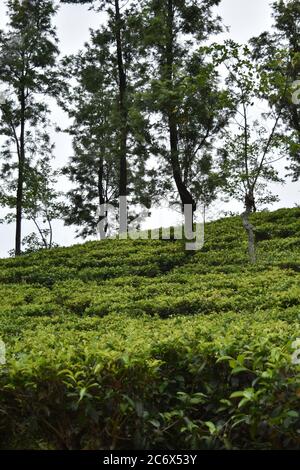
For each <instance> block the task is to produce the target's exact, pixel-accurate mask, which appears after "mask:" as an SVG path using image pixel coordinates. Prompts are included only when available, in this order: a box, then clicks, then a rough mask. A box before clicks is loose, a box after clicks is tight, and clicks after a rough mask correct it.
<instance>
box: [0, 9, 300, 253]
mask: <svg viewBox="0 0 300 470" xmlns="http://www.w3.org/2000/svg"><path fill="white" fill-rule="evenodd" d="M217 12H218V14H219V15H220V16H221V17H222V18H223V22H224V24H225V25H227V26H229V27H230V32H229V34H223V35H219V36H218V38H217V40H218V41H219V42H221V41H222V40H224V39H225V38H226V37H229V36H230V37H231V38H232V39H234V40H235V41H237V42H239V43H241V42H246V41H247V40H248V39H250V38H251V37H253V36H256V35H258V34H260V33H261V32H263V31H265V30H266V29H269V28H270V26H271V24H272V18H271V8H270V0H222V2H221V5H220V6H219V7H218V8H217ZM5 23H6V18H5V1H4V0H0V27H1V28H2V27H3V26H4V25H5ZM99 23H101V15H100V14H99V13H98V14H97V13H95V12H93V11H89V10H88V6H84V5H63V6H61V7H60V10H59V12H58V14H57V16H56V19H55V24H56V27H57V34H58V37H59V41H60V50H61V53H62V54H63V55H65V54H71V53H76V52H77V51H78V50H79V49H80V48H81V47H82V46H83V44H84V42H86V41H87V40H88V39H89V29H90V28H97V27H98V25H99ZM52 118H53V120H54V121H55V122H56V123H57V124H59V125H61V126H67V124H68V119H67V117H66V115H64V113H63V112H62V111H60V110H59V109H58V108H57V107H56V106H53V116H52ZM54 137H55V143H56V150H55V156H56V163H55V164H56V165H57V166H62V165H63V164H64V163H65V162H66V161H67V158H68V156H69V155H70V154H71V153H72V147H71V140H70V137H69V136H67V135H65V134H62V135H56V136H54ZM275 192H276V193H277V194H278V195H279V196H280V203H277V204H274V205H273V206H272V207H273V208H274V209H276V208H278V207H293V206H294V205H295V204H296V203H297V202H299V200H300V193H299V192H300V184H299V183H297V184H296V183H291V182H288V183H287V184H286V185H285V186H284V187H283V188H282V187H276V188H275ZM225 209H226V210H231V209H232V210H237V209H238V206H236V205H231V206H230V207H228V206H227V207H226V208H225ZM214 210H215V209H212V215H213V212H214ZM216 213H217V212H216ZM176 217H177V216H176ZM176 217H175V216H174V215H172V214H170V213H169V212H166V210H162V211H159V212H158V213H157V214H155V215H154V216H153V217H152V219H151V221H150V222H149V223H147V227H150V226H151V227H158V226H167V225H170V224H172V223H176V221H177V219H176ZM32 231H33V227H32V226H31V224H30V223H28V222H25V223H24V226H23V232H24V233H23V236H25V235H26V234H27V233H30V232H32ZM54 236H55V240H56V241H57V242H58V243H59V244H60V245H69V244H73V243H79V242H80V240H78V239H77V240H76V241H75V240H74V231H73V230H72V228H70V227H64V225H63V223H62V222H57V223H55V234H54ZM13 245H14V226H13V225H11V226H9V227H8V226H4V225H0V257H3V256H6V255H7V251H8V250H9V249H12V248H13Z"/></svg>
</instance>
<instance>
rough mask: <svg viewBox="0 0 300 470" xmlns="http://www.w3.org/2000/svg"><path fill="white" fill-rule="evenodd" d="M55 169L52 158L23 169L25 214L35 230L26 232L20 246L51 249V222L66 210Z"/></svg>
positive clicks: (30, 248) (28, 249)
mask: <svg viewBox="0 0 300 470" xmlns="http://www.w3.org/2000/svg"><path fill="white" fill-rule="evenodd" d="M57 176H58V172H57V171H54V170H52V168H51V162H49V161H47V160H45V159H44V160H41V161H39V162H37V164H36V165H35V166H34V167H33V168H28V169H27V171H26V181H27V186H26V190H25V192H24V208H23V212H24V218H25V219H27V220H29V221H31V222H33V224H34V226H35V228H36V233H35V232H33V233H31V234H29V235H27V236H26V237H25V238H24V239H23V241H22V244H23V246H25V247H27V251H36V250H37V249H48V250H50V249H51V248H53V247H54V246H57V244H56V243H55V242H54V239H53V237H54V234H53V222H54V221H55V220H58V219H61V217H62V216H63V214H64V212H65V211H66V205H65V203H64V202H63V193H62V192H60V191H57V190H56V189H55V188H56V185H57Z"/></svg>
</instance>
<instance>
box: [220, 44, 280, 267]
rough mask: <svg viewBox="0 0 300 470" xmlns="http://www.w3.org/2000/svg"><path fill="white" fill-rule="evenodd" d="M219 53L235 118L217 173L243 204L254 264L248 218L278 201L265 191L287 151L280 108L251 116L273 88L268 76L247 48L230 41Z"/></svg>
mask: <svg viewBox="0 0 300 470" xmlns="http://www.w3.org/2000/svg"><path fill="white" fill-rule="evenodd" d="M216 50H217V55H219V57H221V63H223V64H225V65H226V67H227V70H228V77H227V84H228V87H230V90H231V93H232V96H233V101H234V103H235V106H236V114H235V116H234V119H233V122H232V125H231V126H230V128H229V129H228V130H227V131H226V132H225V133H224V144H223V147H222V149H221V150H220V155H221V170H222V172H223V175H224V179H225V186H224V190H225V192H226V193H227V194H229V195H230V197H234V198H236V199H238V200H239V201H241V202H242V203H243V204H244V209H245V210H244V212H243V213H242V220H243V225H244V228H245V231H246V233H247V236H248V250H249V257H250V261H251V263H255V261H256V252H255V231H254V227H253V225H252V224H251V221H250V215H251V213H253V212H256V209H257V206H258V204H262V203H270V202H273V201H275V200H276V197H275V196H273V195H272V194H271V193H270V192H269V190H268V184H269V183H270V182H280V181H281V180H280V178H279V176H278V173H277V171H276V170H275V168H274V165H273V164H274V163H275V161H277V160H278V159H280V158H281V155H282V153H284V151H285V145H284V139H283V137H282V133H281V131H280V119H281V112H282V111H281V108H278V107H277V106H276V105H274V106H272V107H271V108H270V107H268V103H267V100H265V104H267V107H266V111H265V112H263V113H259V114H257V115H255V105H259V106H260V107H261V106H262V105H263V97H264V96H266V95H268V89H269V90H270V89H271V85H270V82H269V80H268V78H269V77H268V74H266V73H265V71H264V70H263V69H261V68H260V67H257V66H256V65H255V64H253V61H252V54H251V52H250V50H249V49H248V47H247V46H244V47H243V46H238V45H237V44H234V43H233V42H229V43H227V44H226V45H224V46H217V48H216Z"/></svg>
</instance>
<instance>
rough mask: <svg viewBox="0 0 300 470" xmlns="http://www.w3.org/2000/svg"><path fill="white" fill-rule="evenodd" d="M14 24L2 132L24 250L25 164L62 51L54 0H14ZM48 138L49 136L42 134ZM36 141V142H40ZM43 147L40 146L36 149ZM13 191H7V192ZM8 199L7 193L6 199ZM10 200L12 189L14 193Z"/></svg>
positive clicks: (0, 63)
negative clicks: (58, 46) (53, 21)
mask: <svg viewBox="0 0 300 470" xmlns="http://www.w3.org/2000/svg"><path fill="white" fill-rule="evenodd" d="M7 9H8V17H9V22H8V27H7V30H5V31H0V82H1V83H2V85H3V86H4V95H5V100H3V101H2V104H1V105H0V109H1V111H2V121H1V126H0V134H1V135H4V136H5V137H6V142H5V145H4V147H3V148H2V152H1V154H2V155H1V156H2V159H4V160H5V163H4V164H3V168H2V170H3V175H7V174H8V173H9V175H10V177H11V178H12V181H11V184H10V190H11V191H13V192H14V196H13V197H14V198H15V199H14V200H15V208H16V240H15V255H16V256H18V255H20V254H21V241H22V216H23V202H24V186H25V183H26V182H25V169H26V167H28V166H29V163H30V158H31V157H32V148H33V147H34V146H35V147H36V143H37V142H38V141H39V140H40V139H36V138H35V136H34V134H35V132H38V131H37V128H38V126H39V125H41V126H42V127H43V126H44V124H45V122H46V117H45V116H46V114H47V111H48V108H47V106H46V105H45V103H44V98H45V95H47V94H48V93H51V92H53V91H54V90H53V86H54V83H55V79H54V67H55V59H56V56H57V54H58V49H57V39H56V35H55V29H54V28H53V26H52V19H53V16H54V14H55V12H56V9H55V7H54V4H53V1H50V0H23V1H18V0H8V1H7ZM42 140H43V138H42ZM34 142H36V143H35V144H34ZM35 150H36V152H38V149H35ZM2 196H3V197H4V196H5V197H7V194H6V195H2ZM3 197H2V201H3V200H4V199H5V197H4V199H3ZM10 200H11V201H12V199H11V195H10Z"/></svg>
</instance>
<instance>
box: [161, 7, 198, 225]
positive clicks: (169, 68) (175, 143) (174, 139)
mask: <svg viewBox="0 0 300 470" xmlns="http://www.w3.org/2000/svg"><path fill="white" fill-rule="evenodd" d="M167 21H168V39H167V44H166V78H167V80H168V82H169V83H170V86H171V87H172V84H173V66H174V5H173V0H168V15H167ZM173 108H174V106H173V105H172V103H170V106H169V107H168V127H169V139H170V151H171V165H172V172H173V178H174V181H175V184H176V187H177V190H178V193H179V197H180V200H181V204H182V210H183V211H184V206H185V205H191V207H192V214H193V213H194V212H195V210H196V203H195V201H194V199H193V197H192V195H191V193H190V192H189V190H188V189H187V187H186V185H185V184H184V181H183V178H182V171H181V167H180V161H179V138H178V126H177V118H176V112H175V111H174V109H173ZM192 220H193V217H192ZM185 223H186V225H190V221H189V220H188V219H187V218H186V217H185ZM192 225H193V224H192ZM187 228H188V230H191V231H193V227H190V226H189V227H187Z"/></svg>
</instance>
